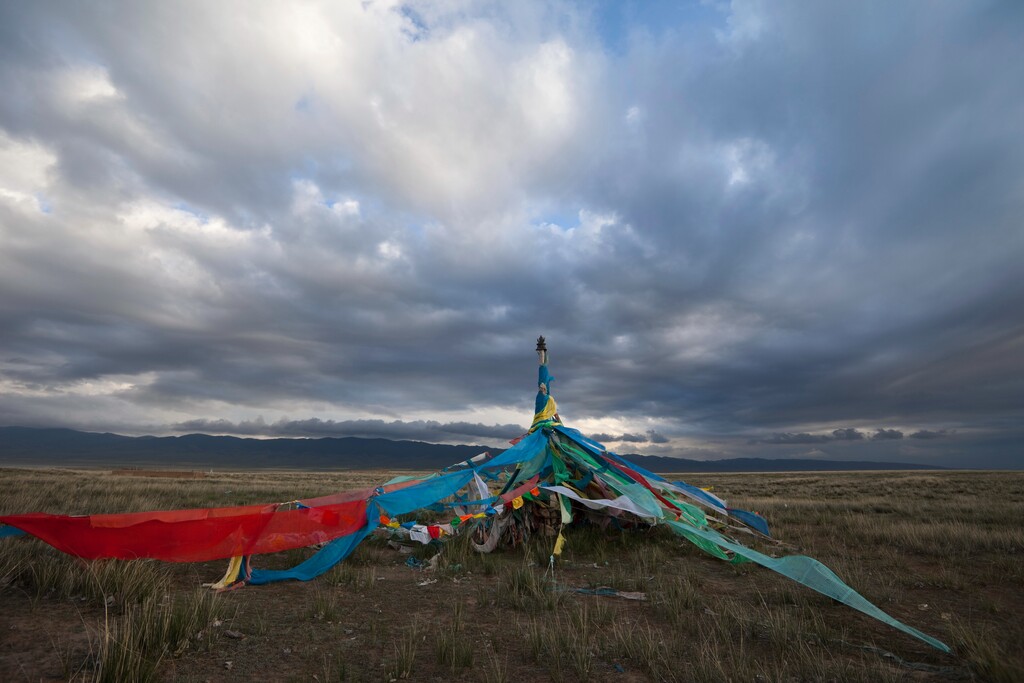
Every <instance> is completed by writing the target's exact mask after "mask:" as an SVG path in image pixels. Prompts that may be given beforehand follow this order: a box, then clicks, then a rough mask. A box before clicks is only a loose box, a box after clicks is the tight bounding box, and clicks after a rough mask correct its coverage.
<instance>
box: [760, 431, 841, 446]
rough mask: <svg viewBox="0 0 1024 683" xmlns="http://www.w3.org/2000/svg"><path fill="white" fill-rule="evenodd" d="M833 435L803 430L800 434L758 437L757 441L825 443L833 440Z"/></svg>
mask: <svg viewBox="0 0 1024 683" xmlns="http://www.w3.org/2000/svg"><path fill="white" fill-rule="evenodd" d="M831 440H832V437H831V436H829V435H828V434H808V433H807V432H801V433H799V434H787V433H784V432H783V433H777V434H772V435H771V436H768V437H765V438H763V439H758V440H757V441H755V443H771V444H807V443H825V442H826V441H831Z"/></svg>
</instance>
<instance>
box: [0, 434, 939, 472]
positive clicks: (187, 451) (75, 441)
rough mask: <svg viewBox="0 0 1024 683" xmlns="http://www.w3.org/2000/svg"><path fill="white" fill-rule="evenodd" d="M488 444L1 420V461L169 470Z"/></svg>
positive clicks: (418, 463) (707, 466)
mask: <svg viewBox="0 0 1024 683" xmlns="http://www.w3.org/2000/svg"><path fill="white" fill-rule="evenodd" d="M501 450H502V449H497V448H490V447H487V446H452V445H447V444H434V443H424V442H420V441H391V440H389V439H364V438H359V437H324V438H316V439H251V438H239V437H234V436H211V435H209V434H187V435H184V436H123V435H120V434H110V433H96V432H82V431H77V430H74V429H60V428H46V429H40V428H33V427H0V465H36V466H42V467H47V466H115V467H125V466H138V467H160V468H173V469H183V468H184V469H189V468H198V469H212V468H215V469H259V468H281V469H309V470H333V469H392V470H436V469H440V468H443V467H446V466H448V465H451V464H454V463H457V462H460V461H463V460H466V459H468V458H471V457H473V456H475V455H478V454H479V453H482V452H483V451H490V452H491V453H492V454H493V455H497V454H498V453H500V452H501ZM624 457H626V458H627V459H628V460H631V461H633V462H635V463H636V464H637V465H640V466H641V467H644V468H646V469H648V470H651V471H655V472H799V471H840V470H923V469H941V468H938V467H933V466H929V465H915V464H909V463H898V462H867V461H856V460H810V459H767V458H732V459H726V460H687V459H684V458H670V457H664V456H649V455H636V454H632V455H624Z"/></svg>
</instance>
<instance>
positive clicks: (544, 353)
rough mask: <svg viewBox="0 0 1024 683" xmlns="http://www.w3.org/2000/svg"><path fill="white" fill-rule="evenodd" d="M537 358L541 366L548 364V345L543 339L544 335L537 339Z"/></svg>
mask: <svg viewBox="0 0 1024 683" xmlns="http://www.w3.org/2000/svg"><path fill="white" fill-rule="evenodd" d="M537 358H538V359H539V360H540V364H541V365H547V364H548V344H547V341H545V339H544V335H541V336H539V337H537Z"/></svg>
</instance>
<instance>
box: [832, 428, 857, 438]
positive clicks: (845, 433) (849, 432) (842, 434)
mask: <svg viewBox="0 0 1024 683" xmlns="http://www.w3.org/2000/svg"><path fill="white" fill-rule="evenodd" d="M832 438H833V439H835V440H836V441H861V440H863V438H864V432H861V431H859V430H856V429H850V428H846V429H834V430H832Z"/></svg>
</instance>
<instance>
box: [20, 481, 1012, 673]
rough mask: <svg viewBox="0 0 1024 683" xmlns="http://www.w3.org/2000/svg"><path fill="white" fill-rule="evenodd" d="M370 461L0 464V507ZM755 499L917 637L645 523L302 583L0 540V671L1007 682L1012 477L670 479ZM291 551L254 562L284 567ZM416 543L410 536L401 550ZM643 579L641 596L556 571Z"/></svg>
mask: <svg viewBox="0 0 1024 683" xmlns="http://www.w3.org/2000/svg"><path fill="white" fill-rule="evenodd" d="M385 477H386V475H385V473H382V472H352V473H328V474H317V473H298V472H244V473H216V474H212V475H210V476H207V477H205V478H187V479H185V478H183V479H177V478H170V477H141V476H131V475H130V473H129V476H112V475H111V473H110V471H103V470H92V471H85V470H80V471H72V470H32V469H0V491H3V494H2V497H0V510H2V511H3V512H27V511H42V512H60V513H70V514H86V513H98V512H114V511H133V510H153V509H171V508H186V507H205V506H211V505H237V504H247V503H256V502H269V501H283V500H290V499H295V498H304V497H311V496H315V495H320V494H325V493H329V492H333V491H337V490H341V489H346V488H356V487H360V486H366V485H369V484H371V483H376V482H379V481H381V480H382V479H384V478H385ZM684 478H685V479H686V480H687V481H689V482H690V483H693V484H698V485H702V486H714V490H715V492H716V493H718V494H719V495H720V496H722V497H724V498H726V499H727V500H729V501H730V503H731V504H733V505H736V506H738V507H745V508H747V509H753V510H757V511H760V512H762V513H763V514H764V515H765V516H766V517H767V518H768V520H769V522H770V523H771V524H772V527H773V529H774V532H775V535H776V536H777V537H778V538H779V539H780V540H781V541H782V542H783V543H784V544H785V545H784V546H780V547H779V548H777V549H776V550H777V552H783V551H785V552H794V553H795V552H800V553H804V554H808V555H811V556H813V557H817V558H818V559H820V560H822V561H823V562H825V563H826V564H827V565H829V566H830V567H832V568H833V569H834V570H835V571H836V572H837V573H838V574H839V575H840V576H841V577H843V578H844V579H845V580H846V581H847V582H848V583H850V584H851V585H852V586H853V587H854V588H856V589H857V590H858V591H859V592H861V593H862V594H863V595H864V596H865V597H867V598H868V599H870V600H872V601H873V602H875V603H876V604H877V605H879V606H880V607H882V608H883V609H885V610H886V611H888V612H889V613H891V614H893V615H894V616H895V617H897V618H899V619H901V620H903V621H905V622H906V623H909V624H911V625H913V626H916V627H918V628H920V629H922V630H924V631H926V632H928V633H930V634H932V635H935V636H936V637H938V638H940V639H942V640H945V641H946V642H948V643H949V644H951V645H952V646H953V647H954V651H955V652H954V654H953V655H943V654H941V653H939V652H937V651H934V650H931V649H930V648H928V647H927V646H926V645H924V644H923V643H919V642H917V641H916V640H913V639H911V638H909V637H907V636H904V635H903V634H901V633H899V632H896V631H893V630H891V629H888V628H887V627H885V626H882V625H880V624H877V623H876V622H873V621H872V620H870V619H868V618H867V617H863V616H861V615H860V614H858V613H856V612H854V611H852V610H850V609H849V608H846V607H844V606H842V605H839V604H838V603H835V602H833V601H831V600H830V599H828V598H825V597H823V596H820V595H818V594H816V593H813V592H811V591H809V590H807V589H804V588H802V587H801V586H798V585H796V584H793V583H792V582H789V581H787V580H786V579H783V578H782V577H779V576H776V575H774V574H772V573H771V572H769V571H766V570H762V569H759V568H756V567H750V566H746V565H743V566H739V567H736V568H734V567H732V566H730V565H727V564H725V563H723V562H721V561H718V560H714V559H711V558H708V557H706V556H704V555H703V554H701V553H700V552H699V551H697V550H696V549H694V548H692V547H691V546H690V545H689V544H686V543H685V542H684V541H682V540H681V539H679V538H678V537H676V536H674V535H672V534H669V533H664V530H663V529H661V528H655V529H652V530H650V531H645V532H621V531H611V532H600V531H598V530H596V529H593V528H579V529H571V531H570V533H569V543H568V546H567V547H566V550H565V553H564V555H563V560H562V561H561V562H560V563H559V564H558V565H557V566H556V567H555V571H554V580H552V579H551V575H550V573H547V574H546V573H545V570H546V569H547V566H546V565H547V556H548V553H549V552H550V543H551V540H550V539H534V541H533V542H532V543H530V544H528V545H527V547H525V548H522V549H520V550H517V551H507V552H500V553H494V554H491V555H477V554H475V553H473V552H471V551H470V550H469V549H468V547H467V545H466V544H465V543H464V542H461V541H459V540H455V541H453V542H452V543H450V544H448V545H447V546H446V547H445V549H444V550H443V551H442V559H441V562H440V563H439V568H438V570H436V571H434V572H423V571H419V570H415V569H411V568H410V567H408V566H407V565H406V559H407V557H408V556H407V555H403V554H401V553H399V552H397V551H395V550H393V549H391V548H389V547H387V545H386V544H385V542H384V541H383V540H370V541H367V542H365V543H364V544H363V545H362V546H360V547H359V549H358V550H357V551H356V553H355V554H354V555H353V557H352V558H350V559H349V560H348V561H346V562H345V563H343V564H341V565H339V566H338V567H337V568H335V569H334V570H332V571H331V572H330V573H329V574H327V575H325V576H324V577H322V578H321V579H319V580H317V581H313V582H309V583H298V582H291V583H284V584H275V585H271V586H265V587H247V588H244V589H242V590H238V591H232V592H227V593H222V594H218V595H212V594H210V593H209V592H207V591H203V590H198V587H199V585H200V584H201V583H203V582H208V581H214V580H216V579H218V578H219V577H220V574H222V573H223V570H224V563H207V564H183V565H176V564H163V563H157V562H149V561H136V562H117V561H109V562H95V563H82V562H80V561H78V560H75V559H73V558H69V557H67V556H64V555H61V554H60V553H57V552H56V551H54V550H52V549H51V548H49V547H48V546H45V545H44V544H42V543H40V542H38V541H35V540H32V539H6V540H3V541H0V680H4V681H18V680H25V681H38V680H68V679H74V680H83V681H85V680H109V681H115V680H117V681H123V680H133V679H134V680H157V681H172V680H173V681H177V680H180V681H220V680H225V681H227V680H253V681H261V680H266V681H291V680H294V681H311V680H316V681H320V682H324V681H344V680H350V681H364V680H370V681H373V680H378V681H390V680H398V679H409V680H444V681H512V680H555V681H562V680H566V681H572V680H606V679H607V680H621V681H643V680H680V681H691V680H692V681H728V680H734V681H903V680H906V681H940V680H992V681H1019V680H1024V664H1022V661H1021V650H1022V645H1024V624H1022V620H1021V619H1020V617H1019V615H1020V614H1021V613H1022V610H1024V562H1022V560H1024V529H1022V526H1021V521H1022V520H1024V473H981V472H978V473H971V472H913V473H909V472H908V473H892V472H885V473H828V474H740V475H736V474H724V475H723V474H716V475H685V476H684ZM308 552H309V551H305V550H303V551H293V552H289V553H282V554H281V555H279V556H265V557H261V558H259V563H260V566H264V567H285V566H290V565H292V564H294V563H296V562H297V561H299V560H301V559H303V558H304V557H305V556H306V555H307V554H308ZM434 552H436V549H434V548H431V547H425V548H423V550H422V551H418V554H419V555H420V556H421V557H425V556H427V555H429V554H432V553H434ZM596 587H610V588H613V589H617V590H620V591H630V592H640V593H643V594H644V596H645V597H646V599H645V600H627V599H623V598H620V597H609V596H598V595H590V594H584V593H580V592H576V591H575V590H574V589H576V588H596Z"/></svg>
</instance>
